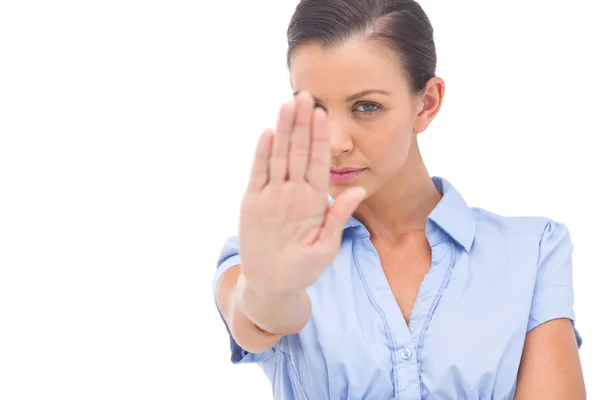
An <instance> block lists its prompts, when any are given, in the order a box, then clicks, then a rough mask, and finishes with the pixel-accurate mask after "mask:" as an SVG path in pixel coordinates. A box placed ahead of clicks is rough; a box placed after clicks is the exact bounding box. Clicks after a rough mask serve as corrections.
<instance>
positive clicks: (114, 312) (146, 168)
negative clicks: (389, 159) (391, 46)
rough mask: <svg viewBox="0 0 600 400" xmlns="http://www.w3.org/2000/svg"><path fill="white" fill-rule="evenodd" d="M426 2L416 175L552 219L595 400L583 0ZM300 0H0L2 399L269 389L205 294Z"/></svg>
mask: <svg viewBox="0 0 600 400" xmlns="http://www.w3.org/2000/svg"><path fill="white" fill-rule="evenodd" d="M421 4H422V5H423V7H424V9H425V11H426V12H427V13H428V14H429V16H430V19H431V21H432V23H433V25H434V28H435V38H436V41H437V46H438V54H439V69H438V75H439V76H441V77H443V78H444V79H445V81H446V83H447V92H446V98H445V101H444V105H443V107H442V110H441V112H440V114H439V115H438V117H437V119H436V120H435V121H434V123H433V124H432V126H431V127H430V129H429V130H428V131H427V132H425V133H424V134H422V135H421V136H422V137H421V145H422V150H423V153H424V157H425V159H426V163H427V165H428V167H429V169H430V173H431V174H432V175H441V176H444V177H445V178H447V179H449V180H450V181H451V182H452V183H453V184H454V185H455V186H456V187H457V188H458V189H459V191H461V192H462V194H463V195H464V197H465V198H466V200H467V202H468V203H469V204H470V205H471V206H478V207H483V208H486V209H489V210H492V211H494V212H496V213H499V214H503V215H543V216H548V217H551V218H554V219H556V220H558V221H561V222H564V223H566V224H567V226H568V227H569V228H570V230H571V234H572V238H573V241H574V243H575V253H574V275H575V302H576V303H575V311H576V314H577V318H578V321H577V326H578V328H579V330H580V332H581V334H582V336H583V339H584V344H583V347H582V348H581V358H582V360H583V366H584V373H585V377H586V383H587V387H588V397H589V398H591V399H596V398H600V381H599V380H598V379H597V378H598V371H599V370H600V361H599V359H600V343H599V340H598V337H600V324H599V323H598V321H597V319H596V316H597V315H598V310H597V304H598V277H599V276H600V275H599V267H600V263H599V261H598V259H599V253H598V240H599V239H598V236H599V233H598V226H599V225H600V217H599V216H598V212H599V207H598V200H597V199H596V198H595V197H594V195H595V194H596V190H597V179H598V172H600V161H599V159H600V157H598V155H597V152H598V147H597V146H595V144H596V143H597V141H598V134H599V133H600V128H599V126H600V124H599V122H598V110H597V108H598V105H599V104H598V103H599V102H598V93H599V92H600V86H599V81H598V71H599V70H600V63H599V60H598V51H597V49H598V40H599V39H600V30H599V28H598V23H597V20H596V17H597V15H598V5H597V3H596V2H593V1H589V0H571V1H569V2H564V1H560V2H559V1H533V0H511V1H507V0H505V1H501V2H497V1H496V2H483V1H475V0H472V1H465V0H460V1H459V0H456V1H451V2H449V1H447V0H429V1H425V0H424V1H422V3H421ZM295 5H296V1H295V0H294V1H291V0H271V1H267V0H262V1H259V0H255V1H241V0H239V1H212V2H203V1H202V2H199V1H132V0H118V1H115V0H112V1H103V2H100V1H95V2H92V1H70V2H69V1H52V2H49V1H26V0H20V1H16V0H12V1H10V0H6V1H2V2H0V398H1V399H3V400H13V399H49V398H53V399H54V398H56V399H63V400H66V399H208V398H214V399H217V398H218V399H234V398H253V399H267V398H270V396H271V395H270V386H269V384H268V381H267V378H266V377H265V376H264V374H263V373H262V371H261V370H260V369H259V368H258V367H257V366H232V365H231V364H230V363H229V344H228V338H227V335H226V331H225V328H224V326H223V325H222V322H221V320H220V318H219V316H218V313H217V311H216V308H215V306H214V303H213V299H212V291H211V285H212V278H213V274H214V270H215V268H216V265H215V262H216V258H217V256H218V253H219V251H220V249H221V245H222V243H223V240H224V239H225V238H226V237H227V236H229V235H231V234H235V229H236V226H237V217H238V204H239V201H240V196H241V193H242V191H243V190H244V186H245V184H246V178H247V172H248V167H249V163H250V157H251V154H252V152H253V150H254V144H255V142H256V139H257V137H258V135H259V134H260V132H261V131H262V129H263V128H266V127H271V126H274V123H275V119H274V118H275V115H276V111H277V108H278V107H279V105H280V104H281V103H282V102H283V101H284V100H287V99H289V98H290V97H291V90H290V87H289V84H288V75H287V70H286V66H285V51H286V28H287V24H288V22H289V19H290V17H291V15H292V12H293V9H294V7H295ZM211 392H212V393H211ZM209 393H211V394H209Z"/></svg>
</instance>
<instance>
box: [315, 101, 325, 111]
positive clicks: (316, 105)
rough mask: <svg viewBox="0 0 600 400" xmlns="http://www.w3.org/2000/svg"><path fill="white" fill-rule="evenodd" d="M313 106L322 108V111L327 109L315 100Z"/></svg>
mask: <svg viewBox="0 0 600 400" xmlns="http://www.w3.org/2000/svg"><path fill="white" fill-rule="evenodd" d="M315 108H322V109H323V111H327V110H325V107H323V106H322V105H321V104H319V103H317V102H315Z"/></svg>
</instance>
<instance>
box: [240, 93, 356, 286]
mask: <svg viewBox="0 0 600 400" xmlns="http://www.w3.org/2000/svg"><path fill="white" fill-rule="evenodd" d="M330 160H331V156H330V149H329V133H328V129H327V117H326V114H325V112H324V111H323V110H322V109H320V108H317V109H315V107H314V100H313V98H312V96H311V95H310V94H308V93H306V92H301V93H299V94H298V95H297V96H296V98H295V101H292V102H289V103H286V104H284V105H283V106H282V107H281V110H280V113H279V119H278V122H277V126H276V130H275V131H272V130H266V131H265V132H264V133H263V134H262V135H261V137H260V139H259V142H258V145H257V147H256V153H255V158H254V162H253V166H252V172H251V177H250V182H249V184H248V188H247V190H246V193H245V195H244V198H243V201H242V207H241V213H240V226H239V246H240V247H239V250H240V257H241V266H240V267H241V274H242V276H243V278H244V281H245V285H246V286H250V287H252V288H253V289H254V291H257V292H260V293H262V294H264V295H285V294H288V293H293V292H295V291H298V290H300V289H305V288H306V287H308V286H310V285H312V284H313V283H314V282H315V281H316V280H317V279H318V277H319V276H320V274H321V273H322V272H323V271H324V270H325V268H327V266H328V265H329V264H330V263H331V262H332V261H333V259H334V258H335V256H336V254H337V253H338V251H339V248H340V244H341V235H342V231H343V227H344V225H345V224H346V222H347V221H348V219H349V218H350V216H351V215H352V213H353V212H354V210H355V209H356V207H358V205H359V204H360V202H361V201H362V200H363V198H364V196H365V192H364V189H362V188H360V187H354V188H350V189H348V190H346V191H345V192H344V193H342V194H341V195H340V196H338V197H337V198H336V200H335V202H334V204H333V205H332V206H331V207H329V202H328V196H327V193H328V186H329V169H330Z"/></svg>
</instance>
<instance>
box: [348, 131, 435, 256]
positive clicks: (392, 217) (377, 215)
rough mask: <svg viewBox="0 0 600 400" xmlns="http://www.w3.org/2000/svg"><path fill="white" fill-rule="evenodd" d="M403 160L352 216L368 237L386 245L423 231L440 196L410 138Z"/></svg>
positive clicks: (416, 146) (399, 241) (416, 147)
mask: <svg viewBox="0 0 600 400" xmlns="http://www.w3.org/2000/svg"><path fill="white" fill-rule="evenodd" d="M410 153H411V154H409V156H408V158H407V160H406V163H405V164H404V166H403V167H402V169H401V170H400V172H399V173H398V175H397V176H395V177H394V178H393V179H392V180H391V181H390V182H389V183H388V184H387V185H386V186H384V187H382V188H381V189H379V190H378V191H377V192H376V193H374V194H373V195H371V196H369V197H368V198H367V199H365V200H364V201H363V202H362V203H361V204H360V206H359V207H358V209H357V210H356V213H355V215H354V216H355V218H356V219H357V220H359V221H360V222H362V223H363V224H364V225H365V227H366V228H367V229H368V230H369V232H370V234H371V238H372V239H373V240H378V241H382V242H387V243H390V244H395V243H401V242H404V241H405V240H406V239H407V238H410V236H412V234H415V233H416V234H419V235H422V234H423V233H424V232H425V226H426V224H427V217H428V216H429V214H430V213H431V211H432V210H433V209H434V208H435V206H436V205H437V204H438V202H439V201H440V199H441V198H442V196H441V194H440V193H439V192H438V190H437V188H436V187H435V185H434V184H433V182H432V180H431V177H430V175H429V173H428V171H427V168H426V167H425V164H424V162H423V159H422V157H421V154H420V152H419V149H418V145H417V144H416V140H415V141H414V143H413V145H412V149H411V152H410Z"/></svg>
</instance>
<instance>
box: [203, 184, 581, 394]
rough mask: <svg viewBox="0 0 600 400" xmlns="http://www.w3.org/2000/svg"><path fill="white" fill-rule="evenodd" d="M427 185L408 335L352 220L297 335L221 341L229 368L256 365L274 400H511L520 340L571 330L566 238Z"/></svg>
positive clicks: (221, 266)
mask: <svg viewBox="0 0 600 400" xmlns="http://www.w3.org/2000/svg"><path fill="white" fill-rule="evenodd" d="M432 179H433V182H434V183H435V185H436V187H437V189H438V190H439V192H440V193H441V194H442V199H441V201H440V202H439V203H438V204H437V206H436V207H435V209H434V210H433V211H432V212H431V214H430V215H429V217H428V221H427V225H426V235H427V239H428V240H429V243H430V245H431V251H432V263H431V268H430V270H429V271H428V273H427V274H426V275H425V278H424V279H423V282H422V283H421V287H420V290H419V294H418V296H417V299H416V303H415V305H414V309H413V311H412V314H411V317H410V322H409V324H408V325H407V324H406V322H405V320H404V317H403V315H402V313H401V311H400V309H399V307H398V304H397V302H396V300H395V298H394V295H393V293H392V291H391V289H390V286H389V284H388V282H387V279H386V277H385V275H384V272H383V269H382V268H381V263H380V260H379V258H378V255H377V252H376V250H375V248H374V246H373V244H372V243H371V241H370V239H369V232H368V231H367V229H366V228H365V227H364V225H362V224H361V223H360V222H358V221H357V220H356V219H354V218H351V219H350V220H349V221H348V223H347V224H346V227H345V229H344V233H343V240H342V245H341V249H340V251H339V253H338V255H337V257H336V258H335V260H334V261H333V262H332V264H331V265H330V266H329V267H328V268H327V269H326V270H325V271H324V273H323V274H322V275H321V276H320V278H319V279H318V281H317V282H316V283H315V284H314V285H313V286H311V287H309V288H308V289H307V291H308V294H309V296H310V299H311V301H312V315H311V318H310V320H309V322H308V324H307V325H306V326H305V327H304V328H303V329H302V331H300V332H299V333H298V334H295V335H289V336H285V337H283V338H282V339H281V340H280V341H279V342H278V343H277V344H276V345H275V346H274V348H272V349H270V350H268V351H266V352H264V353H260V354H252V353H248V352H246V351H245V350H243V349H242V348H240V346H238V345H237V343H236V342H235V341H234V340H233V339H232V338H231V335H230V338H231V339H230V341H231V351H232V356H231V360H232V362H233V363H256V364H258V365H259V366H260V367H261V368H262V369H263V370H264V372H265V373H266V375H267V377H268V379H269V380H270V382H271V384H272V386H273V396H274V398H275V399H286V400H287V399H290V400H291V399H310V400H321V399H352V400H354V399H357V400H358V399H369V400H378V399H382V400H389V399H404V400H408V399H465V400H476V399H477V400H479V399H492V398H494V399H512V398H513V397H514V392H515V387H516V378H517V372H518V369H519V363H520V360H521V353H522V351H523V344H524V340H525V334H526V333H527V332H528V331H529V330H531V329H533V328H535V327H536V326H538V325H540V324H542V323H544V322H546V321H549V320H552V319H555V318H569V319H571V320H572V321H573V324H574V323H575V316H574V312H573V301H574V299H573V285H572V265H571V253H572V251H573V246H572V243H571V239H570V236H569V232H568V230H567V228H566V227H565V226H564V225H563V224H561V223H559V222H555V221H552V220H549V219H546V218H541V217H501V216H498V215H495V214H493V213H491V212H489V211H485V210H483V209H479V208H470V207H469V206H467V204H466V203H465V201H464V200H463V198H462V196H461V195H460V194H459V193H458V192H457V191H456V189H455V188H454V187H453V186H452V185H451V184H450V183H449V182H448V181H447V180H445V179H443V178H440V177H433V178H432ZM237 243H238V242H237V237H231V238H229V239H228V240H227V241H226V242H225V245H224V247H223V249H222V252H221V254H220V257H219V259H218V263H217V264H218V266H217V272H216V275H215V278H214V281H213V292H214V291H215V288H216V284H217V282H218V280H219V278H220V277H221V276H222V274H223V272H225V271H226V270H227V269H228V268H231V267H232V266H235V265H238V264H239V263H240V257H239V254H238V246H237ZM574 329H575V328H574ZM227 330H228V329H227ZM228 331H229V330H228ZM575 334H576V337H577V344H578V346H581V338H580V336H579V334H578V332H577V330H575Z"/></svg>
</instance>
